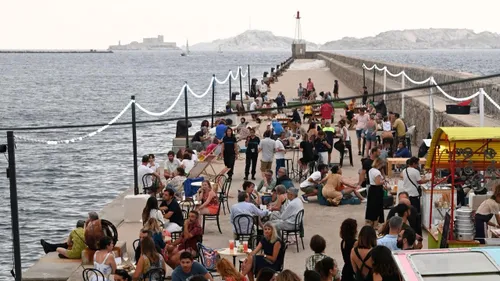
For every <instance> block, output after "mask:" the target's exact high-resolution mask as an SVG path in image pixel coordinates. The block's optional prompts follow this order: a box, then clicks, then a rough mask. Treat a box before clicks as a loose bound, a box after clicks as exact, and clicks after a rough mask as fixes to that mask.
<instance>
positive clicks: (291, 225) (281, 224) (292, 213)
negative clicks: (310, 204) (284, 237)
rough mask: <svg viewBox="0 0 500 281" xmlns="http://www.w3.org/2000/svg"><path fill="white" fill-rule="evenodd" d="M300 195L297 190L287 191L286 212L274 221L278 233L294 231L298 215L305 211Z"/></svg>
mask: <svg viewBox="0 0 500 281" xmlns="http://www.w3.org/2000/svg"><path fill="white" fill-rule="evenodd" d="M298 195H299V190H298V189H296V188H289V189H288V190H287V196H288V201H289V203H288V205H287V206H286V208H285V210H284V211H283V212H282V213H281V215H280V217H279V218H278V219H277V220H275V221H274V225H275V227H276V231H278V232H280V233H281V230H293V229H295V220H296V218H297V214H298V213H299V212H300V211H302V210H304V205H303V204H302V201H301V200H300V199H299V198H297V197H298Z"/></svg>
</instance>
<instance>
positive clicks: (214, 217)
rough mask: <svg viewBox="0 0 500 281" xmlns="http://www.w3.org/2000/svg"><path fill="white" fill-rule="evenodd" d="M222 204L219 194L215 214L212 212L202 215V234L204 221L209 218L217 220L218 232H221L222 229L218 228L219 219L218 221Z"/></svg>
mask: <svg viewBox="0 0 500 281" xmlns="http://www.w3.org/2000/svg"><path fill="white" fill-rule="evenodd" d="M222 205H223V203H222V200H221V195H219V208H218V209H217V214H214V215H211V214H205V215H203V234H205V221H210V220H212V221H213V220H214V221H217V227H218V228H219V232H220V234H222V230H221V229H220V221H219V216H220V209H221V207H222Z"/></svg>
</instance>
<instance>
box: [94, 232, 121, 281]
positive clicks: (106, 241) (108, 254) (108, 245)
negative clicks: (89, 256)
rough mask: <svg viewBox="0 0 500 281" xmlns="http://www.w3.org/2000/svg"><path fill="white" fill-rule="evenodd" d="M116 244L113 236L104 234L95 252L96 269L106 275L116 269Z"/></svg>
mask: <svg viewBox="0 0 500 281" xmlns="http://www.w3.org/2000/svg"><path fill="white" fill-rule="evenodd" d="M114 246H115V245H113V240H112V239H111V237H108V236H104V237H103V238H101V240H100V241H99V250H98V251H96V252H95V253H94V269H97V270H99V271H100V272H101V273H102V274H103V275H104V276H109V275H111V274H113V273H114V272H115V271H116V262H115V256H114V255H113V247H114ZM94 280H96V279H94Z"/></svg>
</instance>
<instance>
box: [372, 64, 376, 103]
mask: <svg viewBox="0 0 500 281" xmlns="http://www.w3.org/2000/svg"><path fill="white" fill-rule="evenodd" d="M376 71H377V70H376V69H375V67H374V68H373V91H372V100H373V102H375V72H376Z"/></svg>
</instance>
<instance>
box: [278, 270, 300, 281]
mask: <svg viewBox="0 0 500 281" xmlns="http://www.w3.org/2000/svg"><path fill="white" fill-rule="evenodd" d="M276 281H300V277H299V276H298V275H297V274H295V272H293V271H291V270H289V269H285V270H283V271H282V272H281V273H280V274H278V277H276Z"/></svg>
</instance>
